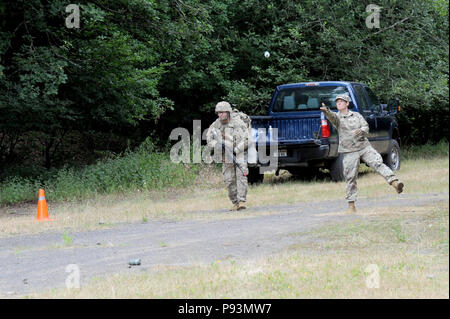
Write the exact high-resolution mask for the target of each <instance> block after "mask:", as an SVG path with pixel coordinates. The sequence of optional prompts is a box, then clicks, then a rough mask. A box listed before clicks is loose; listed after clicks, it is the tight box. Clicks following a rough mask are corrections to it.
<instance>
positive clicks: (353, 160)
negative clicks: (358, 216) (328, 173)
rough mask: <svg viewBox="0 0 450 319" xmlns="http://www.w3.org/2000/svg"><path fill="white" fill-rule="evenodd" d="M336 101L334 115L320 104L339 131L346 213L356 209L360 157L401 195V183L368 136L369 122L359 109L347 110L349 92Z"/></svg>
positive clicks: (339, 96)
mask: <svg viewBox="0 0 450 319" xmlns="http://www.w3.org/2000/svg"><path fill="white" fill-rule="evenodd" d="M335 101H336V106H337V109H338V111H339V112H338V113H337V114H336V113H334V112H332V111H331V110H330V108H329V107H327V106H326V105H325V104H324V103H322V107H321V108H320V110H321V111H322V112H323V113H324V114H325V116H326V117H327V119H328V120H329V121H330V122H331V124H333V126H334V127H336V129H337V130H338V134H339V148H338V152H339V153H342V155H343V166H344V176H345V181H346V182H347V187H346V193H347V196H346V199H347V202H348V212H356V208H355V201H356V196H357V193H358V189H357V185H356V179H357V178H358V169H359V164H360V160H363V161H364V162H365V163H366V164H367V165H368V166H369V167H371V168H373V169H374V170H375V171H376V172H377V173H379V174H380V175H381V176H383V177H384V178H385V179H386V181H387V182H388V183H389V184H390V185H392V186H393V187H394V188H395V190H396V191H397V193H399V194H400V193H401V192H402V191H403V183H402V182H401V181H399V180H398V178H397V177H396V176H395V174H394V173H393V172H392V170H391V169H390V168H389V167H387V166H386V165H385V164H384V163H383V159H382V157H381V155H380V154H379V153H378V152H377V151H376V150H375V149H374V148H373V147H372V145H371V144H370V142H369V140H368V139H367V135H368V134H369V125H368V124H367V122H366V120H365V119H364V117H363V116H362V115H361V114H360V113H358V112H352V111H349V109H348V106H349V104H350V97H349V96H348V95H346V94H343V95H338V96H337V97H336V98H335Z"/></svg>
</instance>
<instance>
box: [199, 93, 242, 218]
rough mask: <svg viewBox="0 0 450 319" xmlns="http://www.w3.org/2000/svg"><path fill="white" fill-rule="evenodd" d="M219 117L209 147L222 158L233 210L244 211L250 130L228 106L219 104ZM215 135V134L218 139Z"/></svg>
mask: <svg viewBox="0 0 450 319" xmlns="http://www.w3.org/2000/svg"><path fill="white" fill-rule="evenodd" d="M216 114H217V115H218V118H217V120H216V121H214V122H213V123H212V124H211V126H210V127H209V129H208V132H207V133H206V139H207V143H208V146H209V147H211V148H214V153H215V154H217V153H221V154H222V174H223V181H224V182H225V185H226V187H227V189H228V197H229V198H230V200H231V202H232V203H233V207H232V208H231V209H230V210H241V209H245V208H246V207H245V205H244V203H245V202H246V197H247V190H248V182H247V174H248V168H247V161H246V160H245V150H246V149H247V147H248V128H247V125H246V124H245V123H244V121H243V120H242V119H241V118H240V117H239V115H238V114H235V113H233V112H232V109H231V105H230V104H229V103H228V102H225V101H222V102H219V103H217V105H216ZM213 131H215V132H216V134H217V135H216V136H215V135H214V133H213ZM218 135H220V136H221V138H220V137H219V136H218ZM222 141H223V143H224V144H225V145H226V146H227V148H228V149H229V150H230V151H232V152H233V153H234V154H235V157H236V161H237V162H238V163H239V165H240V167H241V169H242V171H241V169H239V168H238V167H237V166H236V165H235V164H234V163H233V161H232V159H231V156H229V155H227V152H225V149H224V148H223V147H222V145H221V144H222V143H221V142H222ZM244 173H245V174H244Z"/></svg>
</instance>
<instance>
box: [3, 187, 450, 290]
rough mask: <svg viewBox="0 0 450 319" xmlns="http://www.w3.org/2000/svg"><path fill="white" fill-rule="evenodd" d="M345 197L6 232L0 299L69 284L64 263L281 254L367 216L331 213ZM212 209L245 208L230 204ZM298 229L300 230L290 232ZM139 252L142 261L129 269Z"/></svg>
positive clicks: (400, 199) (370, 202) (375, 203)
mask: <svg viewBox="0 0 450 319" xmlns="http://www.w3.org/2000/svg"><path fill="white" fill-rule="evenodd" d="M448 199H449V194H448V192H446V193H437V194H421V195H405V194H401V195H399V196H392V197H386V198H378V199H367V198H366V199H363V198H361V199H360V200H359V201H358V207H359V208H361V209H364V208H368V207H372V208H381V207H402V206H408V207H411V206H423V205H430V204H433V203H438V202H441V201H448ZM345 208H346V203H345V202H344V201H342V200H339V201H326V202H315V203H310V204H308V203H298V204H292V205H271V206H264V207H262V206H261V207H253V208H249V210H252V211H254V212H259V211H261V212H265V211H271V212H275V213H272V214H269V215H261V216H257V217H249V218H239V219H227V220H217V221H210V220H209V221H189V220H183V221H167V220H166V221H163V220H149V221H148V222H146V223H134V224H122V225H118V226H116V227H114V228H112V229H104V230H96V231H85V232H76V233H70V235H71V236H72V238H73V239H72V242H71V243H70V245H68V246H66V245H65V243H64V240H63V232H51V233H43V234H38V235H18V236H12V237H7V238H0V297H3V298H5V297H6V298H8V297H9V298H11V297H12V298H14V297H19V296H22V295H26V294H29V293H32V292H41V291H43V290H45V289H49V288H58V287H65V281H66V278H67V276H68V275H69V273H67V272H66V267H67V266H68V265H69V264H76V265H77V266H78V267H79V269H80V274H81V285H83V284H84V283H87V282H89V280H90V279H91V278H92V277H95V276H101V275H107V274H112V273H117V272H138V271H142V270H148V269H151V268H152V267H154V266H155V265H162V264H163V265H190V264H196V263H210V262H211V261H216V260H218V259H224V258H233V259H234V260H242V259H247V258H253V257H257V256H263V255H270V254H274V253H277V252H279V251H281V250H283V249H284V248H286V247H288V246H289V245H292V244H295V243H298V242H300V241H301V240H302V236H301V233H302V232H307V231H310V230H312V229H314V228H315V227H319V226H323V225H325V224H327V223H334V222H337V221H343V220H351V219H355V218H361V215H358V214H355V215H346V214H326V213H332V212H338V211H342V210H345ZM210 213H211V214H239V213H240V212H233V213H232V212H228V211H226V210H215V211H211V212H210ZM293 233H295V234H296V236H292V235H290V234H293ZM134 258H140V259H141V261H142V263H141V265H140V266H133V267H131V268H129V267H128V261H129V260H130V259H134Z"/></svg>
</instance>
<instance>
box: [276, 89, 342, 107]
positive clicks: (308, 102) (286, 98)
mask: <svg viewBox="0 0 450 319" xmlns="http://www.w3.org/2000/svg"><path fill="white" fill-rule="evenodd" d="M345 93H346V94H348V90H347V88H346V87H345V86H305V87H297V88H292V89H284V90H281V91H279V92H278V95H277V97H276V99H275V102H274V104H273V108H272V111H273V112H301V111H313V110H319V108H320V106H321V105H322V103H325V104H326V105H327V106H329V107H330V108H331V109H334V110H336V102H335V101H334V99H335V97H336V96H338V95H339V94H345Z"/></svg>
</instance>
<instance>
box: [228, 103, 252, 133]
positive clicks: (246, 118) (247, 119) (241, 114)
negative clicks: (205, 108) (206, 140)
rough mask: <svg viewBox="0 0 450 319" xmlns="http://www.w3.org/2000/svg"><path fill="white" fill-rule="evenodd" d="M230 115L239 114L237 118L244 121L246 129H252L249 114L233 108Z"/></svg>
mask: <svg viewBox="0 0 450 319" xmlns="http://www.w3.org/2000/svg"><path fill="white" fill-rule="evenodd" d="M231 116H239V118H240V119H241V120H242V121H243V122H244V123H245V125H247V129H248V131H249V132H250V130H251V129H252V119H251V118H250V116H248V115H247V114H245V113H244V112H241V111H239V110H238V109H233V111H232V112H231Z"/></svg>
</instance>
